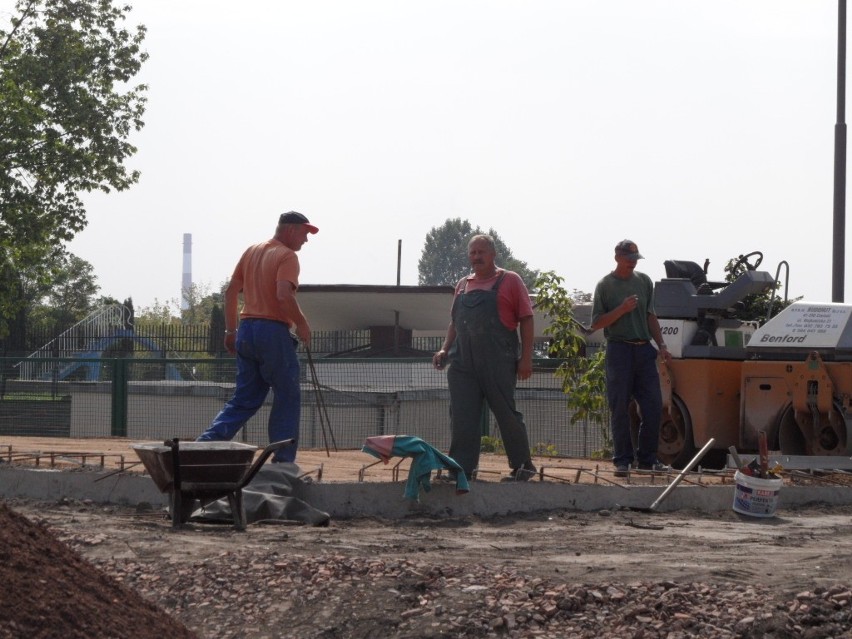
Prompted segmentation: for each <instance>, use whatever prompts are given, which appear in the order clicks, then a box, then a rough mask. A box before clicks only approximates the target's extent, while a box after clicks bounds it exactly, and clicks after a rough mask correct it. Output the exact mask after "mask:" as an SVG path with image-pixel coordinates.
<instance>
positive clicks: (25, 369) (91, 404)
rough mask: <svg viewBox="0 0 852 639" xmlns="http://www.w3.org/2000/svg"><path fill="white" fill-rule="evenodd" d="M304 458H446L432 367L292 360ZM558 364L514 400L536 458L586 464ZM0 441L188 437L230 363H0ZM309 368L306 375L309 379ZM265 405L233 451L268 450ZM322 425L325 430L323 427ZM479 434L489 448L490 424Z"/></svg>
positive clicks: (441, 390)
mask: <svg viewBox="0 0 852 639" xmlns="http://www.w3.org/2000/svg"><path fill="white" fill-rule="evenodd" d="M302 364H303V365H302V415H301V426H300V446H301V447H303V448H325V447H326V446H328V447H336V448H338V449H353V448H360V447H361V445H362V444H363V443H364V439H365V438H366V437H369V436H372V435H415V436H417V437H421V438H423V439H424V440H426V441H428V442H430V443H431V444H432V445H434V446H437V447H438V448H441V449H443V450H446V449H447V448H448V446H449V395H448V391H447V383H446V376H445V373H443V372H442V371H437V370H435V369H434V368H433V367H432V363H431V360H430V359H424V358H418V359H366V360H365V359H360V358H359V359H341V358H328V359H324V358H321V359H314V360H313V364H314V366H313V368H312V369H311V367H309V366H308V365H307V363H306V362H302ZM556 364H558V362H555V361H554V360H539V361H537V362H536V367H535V371H534V373H533V375H532V377H531V378H530V379H528V380H525V381H523V382H520V383H519V384H518V389H517V392H516V400H517V404H518V409H519V410H520V411H521V412H522V413H523V414H524V417H525V421H526V424H527V429H528V431H529V435H530V444H531V446H532V447H533V448H534V449H539V450H542V451H543V450H547V451H548V452H549V453H551V454H557V455H563V456H572V457H589V456H591V455H592V453H593V452H594V451H596V450H598V449H600V447H601V435H600V425H599V424H596V423H578V424H571V415H570V413H569V410H568V408H567V407H566V404H565V396H564V395H563V393H562V391H561V389H560V385H559V381H558V380H557V379H556V378H555V377H554V376H553V369H554V367H555V366H556ZM0 366H2V369H0V443H2V437H3V436H4V435H5V436H18V435H19V436H44V437H47V436H50V437H69V438H100V437H126V438H129V439H132V440H134V441H162V440H164V439H171V438H173V437H179V438H181V439H195V437H197V436H198V435H199V434H200V433H201V432H202V431H203V430H204V429H205V428H206V427H207V426H208V425H209V424H210V422H211V420H212V419H213V418H214V417H215V416H216V414H217V413H218V411H219V410H220V409H221V407H222V405H223V404H224V403H225V402H226V401H227V400H228V399H229V398H230V397H231V394H232V393H233V388H234V376H235V361H234V360H233V359H231V358H224V359H138V358H120V359H118V358H117V359H84V358H44V359H32V358H31V359H28V360H23V361H22V360H20V359H12V358H5V359H2V358H0ZM311 370H313V371H314V373H315V375H313V374H311ZM271 399H272V394H271V393H270V396H269V397H268V398H267V403H266V404H265V405H264V406H263V407H262V408H261V409H260V411H258V413H257V414H256V415H255V416H254V417H253V418H252V419H251V420H250V421H249V422H248V424H247V425H246V426H245V427H244V428H243V429H242V431H241V432H240V434H239V435H238V437H239V438H240V440H241V441H245V442H247V443H250V444H255V445H258V446H263V445H265V444H266V443H267V442H268V438H267V428H266V423H267V420H268V417H269V409H270V405H271ZM326 417H327V420H326ZM484 430H485V431H486V432H488V433H489V434H490V435H491V436H492V437H495V438H499V430H498V429H497V427H496V423H495V422H494V420H493V417H491V416H490V415H489V416H488V417H487V422H486V423H484Z"/></svg>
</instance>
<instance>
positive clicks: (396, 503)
mask: <svg viewBox="0 0 852 639" xmlns="http://www.w3.org/2000/svg"><path fill="white" fill-rule="evenodd" d="M664 489H665V485H664V484H660V485H657V486H630V487H628V488H622V487H618V486H603V485H589V484H563V483H556V482H528V483H496V482H474V483H473V484H472V485H471V490H470V492H469V493H468V494H465V495H456V493H455V487H454V486H452V485H449V484H437V485H434V486H433V487H432V490H431V491H429V492H428V493H422V494H421V496H420V501H419V502H412V501H409V500H406V499H405V498H404V497H403V492H404V490H405V484H404V483H403V482H400V483H379V482H367V483H337V482H335V483H325V484H324V483H309V484H303V485H302V486H300V487H299V488H298V490H297V491H295V496H296V497H298V498H300V499H302V500H303V501H305V502H307V503H308V504H310V505H311V506H313V507H314V508H317V509H319V510H322V511H325V512H327V513H329V514H330V515H331V516H332V518H335V519H352V518H359V517H379V518H385V519H400V518H403V517H407V516H411V515H421V516H423V515H425V516H434V517H466V516H478V517H490V516H497V515H508V514H513V513H518V514H520V513H531V512H537V511H547V510H576V511H597V510H605V509H613V508H618V507H619V506H622V507H629V508H648V507H649V506H650V505H651V504H652V503H654V501H655V500H656V499H657V498H658V497H659V496H660V495H661V494H662V492H663V490H664ZM0 497H3V498H7V499H12V498H15V499H35V500H39V501H53V500H59V499H62V498H69V499H90V500H92V501H94V502H96V503H104V504H121V505H130V506H134V505H136V504H138V503H140V502H148V503H150V504H152V505H154V506H165V505H167V504H168V495H167V494H164V493H161V492H160V491H159V490H158V489H157V487H156V486H155V485H154V482H153V481H152V480H151V478H150V477H147V476H140V475H131V474H126V473H115V472H100V471H58V470H44V469H20V468H3V467H0ZM733 497H734V486H733V485H732V484H729V485H726V486H695V485H683V484H681V485H680V486H678V487H677V488H676V489H675V490H673V491H672V492H671V493H670V494H669V495H668V497H666V499H665V500H664V501H663V502H662V503H661V504H660V505H659V507H658V508H657V510H658V511H659V512H672V511H677V510H699V511H702V512H718V511H723V510H730V509H731V508H732V505H733ZM814 503H819V504H825V505H837V506H839V505H850V504H852V487H838V486H831V487H825V486H785V487H783V488H782V489H781V492H780V494H779V501H778V511H783V509H784V508H791V507H801V506H805V505H807V504H814ZM779 514H782V513H780V512H779Z"/></svg>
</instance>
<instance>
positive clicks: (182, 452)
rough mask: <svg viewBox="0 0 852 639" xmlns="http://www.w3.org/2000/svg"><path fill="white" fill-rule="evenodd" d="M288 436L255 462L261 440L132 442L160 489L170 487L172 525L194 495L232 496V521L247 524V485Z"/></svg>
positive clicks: (184, 515) (181, 520)
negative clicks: (244, 490)
mask: <svg viewBox="0 0 852 639" xmlns="http://www.w3.org/2000/svg"><path fill="white" fill-rule="evenodd" d="M293 442H295V440H294V439H285V440H283V441H280V442H275V443H273V444H270V445H269V446H267V447H266V448H264V449H263V452H262V453H261V454H260V457H258V458H257V460H255V461H254V463H252V459H254V455H255V452H256V451H257V446H251V445H249V444H242V443H239V442H195V441H191V442H181V441H179V440H178V439H172V440H166V441H165V442H163V443H162V444H132V445H131V446H130V447H131V448H132V449H133V450H135V451H136V455H137V456H138V457H139V459H140V460H141V461H142V464H143V465H144V466H145V470H147V471H148V474H149V475H151V479H153V480H154V483H155V484H156V485H157V488H159V489H160V492H163V493H169V511H170V512H171V515H172V527H174V528H178V527H180V526H181V524H185V523H186V522H187V521H189V518H190V517H191V516H192V513H193V512H194V511H195V508H196V506H195V502H196V500H198V501H200V502H201V505H202V506H203V505H205V504H209V503H210V502H213V501H216V500H217V499H221V498H222V497H227V498H228V504H229V505H230V507H231V513H232V514H233V517H234V526H235V527H236V529H237V530H245V528H246V511H245V506H244V505H243V487H244V486H246V485H247V484H248V483H249V482H250V481H251V480H252V479H253V478H254V476H255V475H256V474H257V471H259V470H260V468H261V466H263V464H265V463H266V460H267V459H269V456H270V455H272V453H274V452H275V451H276V450H278V449H279V448H284V447H285V446H290V445H291V444H293Z"/></svg>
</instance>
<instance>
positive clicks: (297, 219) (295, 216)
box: [278, 211, 319, 233]
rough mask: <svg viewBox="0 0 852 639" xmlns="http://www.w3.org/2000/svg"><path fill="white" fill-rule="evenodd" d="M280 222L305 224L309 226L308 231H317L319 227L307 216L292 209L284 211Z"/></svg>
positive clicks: (279, 219)
mask: <svg viewBox="0 0 852 639" xmlns="http://www.w3.org/2000/svg"><path fill="white" fill-rule="evenodd" d="M278 223H279V224H304V225H305V226H307V227H308V231H309V232H310V233H317V232H319V229H318V228H317V227H315V226H314V225H313V224H311V223H310V222H308V218H306V217H305V216H304V215H302V214H301V213H297V212H296V211H290V212H288V213H282V214H281V217H279V218H278Z"/></svg>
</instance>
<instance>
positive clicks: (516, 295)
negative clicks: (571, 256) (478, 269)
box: [453, 268, 533, 331]
mask: <svg viewBox="0 0 852 639" xmlns="http://www.w3.org/2000/svg"><path fill="white" fill-rule="evenodd" d="M500 273H506V275H505V276H504V277H503V281H502V282H500V288H498V289H497V312H498V314H499V315H500V322H501V323H502V324H503V326H505V327H506V328H508V329H509V330H510V331H514V330H515V329H517V328H518V322H519V321H520V320H521V319H522V318H524V317H532V316H533V307H532V302H530V294H529V291H528V290H527V287H526V284H524V281H523V280H522V279H521V276H520V275H518V274H517V273H515V272H514V271H504V270H503V269H501V268H498V269H497V273H495V274H494V276H493V277H489V278H488V279H487V280H478V279H476V276H475V275H473V274H470V275H468V276H467V277H463V278H462V279H461V280H459V283H458V284H456V292H455V295H454V296H453V299H454V300H455V298H456V297H458V295H459V294H460V293H461V292H462V290H467V291H478V290H490V289H491V288H492V287H493V286H494V283H495V282H496V281H497V277H498V276H499V275H500ZM465 284H467V287H466V289H465Z"/></svg>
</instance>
